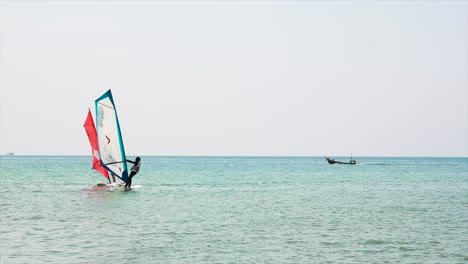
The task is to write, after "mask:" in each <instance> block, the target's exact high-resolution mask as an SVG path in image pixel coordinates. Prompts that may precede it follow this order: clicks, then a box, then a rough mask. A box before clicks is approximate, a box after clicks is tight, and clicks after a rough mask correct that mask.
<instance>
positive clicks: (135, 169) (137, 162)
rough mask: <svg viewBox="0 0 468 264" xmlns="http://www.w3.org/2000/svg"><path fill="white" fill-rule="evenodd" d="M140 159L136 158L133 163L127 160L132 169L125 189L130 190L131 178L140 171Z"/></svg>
mask: <svg viewBox="0 0 468 264" xmlns="http://www.w3.org/2000/svg"><path fill="white" fill-rule="evenodd" d="M140 160H141V159H140V157H136V159H135V161H131V160H127V162H130V163H132V164H133V167H132V169H131V172H130V176H128V181H127V183H126V184H125V189H128V190H129V189H131V188H132V178H133V177H134V176H135V175H137V173H138V172H139V171H140V166H141V161H140Z"/></svg>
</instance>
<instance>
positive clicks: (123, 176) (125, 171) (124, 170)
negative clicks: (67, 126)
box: [95, 89, 128, 183]
mask: <svg viewBox="0 0 468 264" xmlns="http://www.w3.org/2000/svg"><path fill="white" fill-rule="evenodd" d="M107 98H109V101H110V102H111V104H112V107H113V110H114V116H115V120H116V129H117V131H116V132H117V136H118V141H119V146H120V150H121V151H120V158H121V161H120V162H121V163H122V174H121V176H119V175H118V173H116V172H115V171H114V170H113V169H112V168H111V167H110V166H108V165H110V163H108V164H106V163H104V162H103V161H102V158H101V159H100V162H101V165H102V166H103V167H105V168H106V169H107V170H108V171H110V172H111V173H113V174H114V175H115V176H117V177H118V178H119V179H121V180H122V181H124V182H125V183H127V182H128V167H127V160H126V156H125V148H124V145H123V139H122V133H121V130H120V122H119V118H118V115H117V108H116V107H115V103H114V98H113V96H112V91H111V89H109V90H107V92H105V93H104V94H103V95H102V96H100V97H99V98H98V99H96V100H95V108H96V117H98V116H99V102H100V101H102V100H105V99H107ZM96 122H99V118H96ZM99 127H100V126H99V125H98V124H96V129H97V130H98V132H99ZM98 140H99V137H98ZM120 162H119V163H120Z"/></svg>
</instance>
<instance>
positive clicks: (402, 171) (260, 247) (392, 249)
mask: <svg viewBox="0 0 468 264" xmlns="http://www.w3.org/2000/svg"><path fill="white" fill-rule="evenodd" d="M132 158H133V157H132ZM355 159H356V160H357V162H358V164H357V165H354V166H352V165H329V164H327V163H326V161H325V159H324V158H323V157H145V156H143V157H142V166H141V170H140V173H139V174H138V175H137V176H135V178H134V180H133V184H134V185H136V184H141V185H143V188H141V189H137V190H134V191H130V192H120V191H114V192H110V191H102V190H94V189H93V188H92V187H93V186H95V185H96V184H97V183H99V182H105V179H104V177H102V176H101V175H100V174H98V173H97V172H95V171H93V170H91V157H89V156H2V157H0V179H1V183H2V189H1V191H0V209H1V211H0V212H1V213H0V263H1V264H8V263H468V158H385V157H381V158H378V157H355Z"/></svg>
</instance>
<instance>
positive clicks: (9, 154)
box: [6, 152, 15, 156]
mask: <svg viewBox="0 0 468 264" xmlns="http://www.w3.org/2000/svg"><path fill="white" fill-rule="evenodd" d="M14 155H15V153H13V152H10V153H7V154H6V156H14Z"/></svg>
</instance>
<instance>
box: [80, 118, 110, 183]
mask: <svg viewBox="0 0 468 264" xmlns="http://www.w3.org/2000/svg"><path fill="white" fill-rule="evenodd" d="M83 126H84V128H85V130H86V134H88V139H89V143H90V144H91V150H92V154H93V169H95V170H96V171H98V172H99V173H101V174H102V175H103V176H104V177H106V179H109V172H108V171H107V170H106V169H105V168H104V167H102V165H101V161H100V155H99V146H98V140H97V133H96V127H95V126H94V120H93V116H92V115H91V110H88V117H86V121H85V123H84V125H83Z"/></svg>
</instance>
